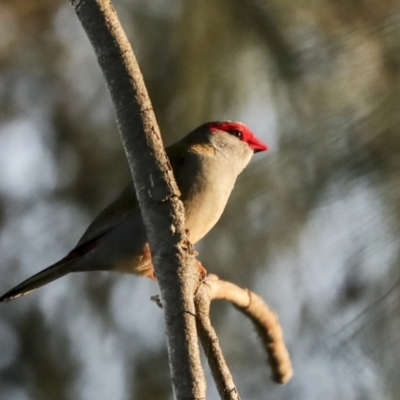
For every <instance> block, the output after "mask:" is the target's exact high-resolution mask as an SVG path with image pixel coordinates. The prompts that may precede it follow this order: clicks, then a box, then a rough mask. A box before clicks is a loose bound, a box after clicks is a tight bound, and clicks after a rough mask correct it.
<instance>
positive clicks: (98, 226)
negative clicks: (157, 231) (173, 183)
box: [75, 142, 184, 249]
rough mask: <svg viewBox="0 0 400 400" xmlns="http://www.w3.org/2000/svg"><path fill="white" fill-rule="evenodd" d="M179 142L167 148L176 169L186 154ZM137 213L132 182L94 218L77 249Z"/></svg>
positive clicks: (176, 169)
mask: <svg viewBox="0 0 400 400" xmlns="http://www.w3.org/2000/svg"><path fill="white" fill-rule="evenodd" d="M178 143H179V142H178ZM178 143H176V144H175V145H172V146H170V147H168V148H167V149H166V151H167V153H168V156H169V158H170V161H171V165H172V168H173V170H174V171H179V170H180V169H181V168H180V167H181V166H182V164H183V163H184V156H182V154H184V152H182V151H181V149H180V148H179V146H177V144H178ZM137 213H140V209H139V204H138V201H137V198H136V193H135V189H134V187H133V183H130V184H129V185H127V186H126V187H125V189H124V190H123V191H122V193H121V194H120V195H119V196H118V197H117V198H116V199H115V200H114V201H113V202H112V203H111V204H110V205H108V206H107V207H106V208H105V209H104V210H103V211H102V212H101V213H100V214H99V215H98V216H97V217H96V218H95V219H94V221H93V222H92V223H91V224H90V225H89V227H88V228H87V229H86V231H85V233H84V234H83V235H82V237H81V238H80V239H79V242H78V243H77V245H76V246H75V249H76V248H77V247H79V246H81V245H83V244H85V243H88V242H90V241H91V240H93V239H95V238H96V237H99V236H100V235H102V234H104V233H105V232H107V231H109V230H111V229H113V228H114V227H115V226H117V225H118V224H120V223H121V222H123V221H126V220H127V219H128V218H131V217H133V216H134V215H135V214H137Z"/></svg>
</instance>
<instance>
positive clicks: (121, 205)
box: [75, 183, 140, 248]
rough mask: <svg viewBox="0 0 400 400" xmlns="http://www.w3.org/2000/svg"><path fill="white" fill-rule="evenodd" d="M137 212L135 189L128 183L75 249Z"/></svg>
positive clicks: (93, 223)
mask: <svg viewBox="0 0 400 400" xmlns="http://www.w3.org/2000/svg"><path fill="white" fill-rule="evenodd" d="M139 212H140V209H139V205H138V201H137V199H136V194H135V189H134V187H133V183H130V184H129V185H128V186H126V187H125V189H124V190H123V191H122V193H121V194H120V195H119V196H118V197H117V198H116V199H115V200H114V201H113V202H112V203H111V204H110V205H108V206H107V207H106V208H105V209H104V210H103V211H102V212H101V213H100V214H99V215H98V216H97V217H96V218H95V219H94V221H93V222H92V223H91V224H90V225H89V227H88V228H87V229H86V231H85V233H84V234H83V235H82V237H81V238H80V239H79V242H78V243H77V245H76V247H79V246H81V245H82V244H84V243H87V242H89V241H91V240H92V239H95V238H96V237H99V236H100V235H102V234H103V233H105V232H107V231H109V230H110V229H112V228H114V227H115V226H117V225H118V224H120V223H121V222H123V221H125V220H127V219H128V218H130V217H132V216H133V215H134V214H136V213H139ZM76 247H75V248H76Z"/></svg>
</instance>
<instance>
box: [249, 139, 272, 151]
mask: <svg viewBox="0 0 400 400" xmlns="http://www.w3.org/2000/svg"><path fill="white" fill-rule="evenodd" d="M247 143H248V144H249V146H250V148H251V149H252V150H253V151H254V153H259V152H260V151H266V150H268V146H267V145H266V144H265V143H264V142H262V141H261V140H260V139H258V138H256V137H255V136H253V137H252V138H250V139H249V140H248V141H247Z"/></svg>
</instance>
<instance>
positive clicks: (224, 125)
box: [210, 122, 250, 133]
mask: <svg viewBox="0 0 400 400" xmlns="http://www.w3.org/2000/svg"><path fill="white" fill-rule="evenodd" d="M232 129H239V130H241V131H246V132H250V131H249V129H248V128H247V126H246V125H244V124H242V123H240V122H211V123H210V130H211V132H214V131H218V130H221V131H227V132H229V131H230V130H232ZM243 133H244V132H243Z"/></svg>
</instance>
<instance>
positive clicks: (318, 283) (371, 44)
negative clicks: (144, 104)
mask: <svg viewBox="0 0 400 400" xmlns="http://www.w3.org/2000/svg"><path fill="white" fill-rule="evenodd" d="M115 6H116V8H117V11H118V13H119V16H120V19H121V21H122V23H123V25H124V27H125V29H126V31H127V33H128V36H129V37H130V39H131V42H132V44H133V47H134V49H135V51H136V53H137V56H138V59H139V62H140V64H141V67H142V71H143V73H144V75H145V79H146V83H147V85H148V89H149V91H150V95H151V98H152V100H153V104H154V107H155V110H156V114H157V117H158V121H159V123H160V126H161V130H162V132H163V136H164V140H165V142H166V144H169V143H172V142H174V141H176V140H177V139H178V138H180V137H182V136H183V135H184V134H185V133H187V132H188V131H189V130H191V129H193V128H194V127H196V126H198V125H199V124H201V123H203V122H205V121H208V120H215V119H217V120H220V119H231V120H240V121H243V122H245V123H246V124H247V125H248V126H249V127H250V128H251V129H252V130H253V132H255V134H256V135H257V136H259V137H260V138H261V139H263V140H264V141H266V142H267V143H268V144H269V145H270V151H268V152H267V153H266V154H265V155H264V154H260V155H257V156H256V157H254V159H253V162H252V164H251V165H250V166H249V167H248V168H247V169H246V170H245V172H244V173H243V174H242V176H241V177H240V179H239V181H238V183H237V185H236V188H235V191H234V193H233V194H232V197H231V199H230V202H229V205H228V207H227V209H226V212H225V214H224V216H223V218H222V219H221V220H220V222H219V224H218V225H217V226H216V227H215V228H214V229H213V231H212V232H211V233H210V234H209V235H208V236H207V238H205V239H204V240H203V241H202V243H200V244H199V245H198V250H199V251H200V259H201V260H202V262H203V263H204V265H205V266H206V267H207V269H208V270H209V271H212V272H214V273H216V274H217V275H219V276H220V277H222V278H224V279H228V280H231V281H233V282H235V283H237V284H239V285H241V286H246V287H249V288H250V289H252V290H254V291H256V292H258V293H259V294H260V295H262V296H263V297H264V299H265V300H266V301H267V302H268V303H269V304H270V306H271V307H272V308H274V309H275V310H276V311H277V313H278V315H279V317H280V321H281V323H282V325H283V329H284V333H285V338H286V341H287V343H288V346H289V349H290V351H291V355H292V358H293V364H294V370H295V375H294V378H293V379H292V381H291V382H290V383H288V384H287V385H286V386H283V387H282V386H279V385H276V384H273V383H271V381H270V379H269V368H268V366H267V365H266V363H265V355H264V354H262V352H261V351H260V347H259V345H258V342H257V338H256V335H255V333H254V332H253V329H252V327H251V325H250V323H248V321H245V320H244V319H243V317H242V316H241V315H239V314H238V313H237V312H236V311H235V310H233V309H232V308H231V307H230V306H229V305H226V304H222V303H221V304H220V303H218V304H215V305H214V307H213V322H214V324H215V326H216V329H217V331H218V333H219V335H220V341H221V344H222V347H223V349H224V350H225V353H226V357H227V360H228V363H229V365H230V367H231V369H232V372H233V374H234V378H235V381H236V384H237V386H238V389H239V391H240V393H241V395H242V398H243V399H252V400H258V399H260V400H261V399H285V400H292V399H293V400H303V399H304V400H314V399H318V400H319V399H321V398H323V399H345V400H353V399H354V400H356V399H357V400H358V399H363V400H369V399H371V400H372V399H374V400H376V399H380V400H385V399H391V400H392V399H400V381H399V379H398V374H399V372H398V371H399V368H400V357H399V353H400V298H399V297H400V296H399V295H400V286H399V283H400V271H399V261H400V260H399V259H400V245H399V237H400V229H399V227H400V136H399V134H400V132H399V131H400V113H399V101H400V3H399V2H398V1H394V0H384V1H382V0H379V1H378V0H353V1H341V0H331V1H328V0H315V1H310V0H308V1H306V0H300V1H296V2H292V1H287V0H279V1H278V0H269V1H266V0H264V1H260V0H230V1H228V0H219V1H213V0H203V1H190V2H189V1H182V0H163V1H161V0H129V1H128V0H118V1H115ZM129 179H130V177H129V171H128V168H127V163H126V161H125V158H124V155H123V151H122V146H121V143H120V141H119V137H118V134H117V130H116V124H115V121H114V116H113V111H112V107H111V103H110V99H109V95H108V93H107V90H106V88H105V84H104V81H103V79H102V76H101V73H100V70H99V68H98V66H97V64H96V60H95V57H94V54H93V51H92V49H91V47H90V45H89V42H88V40H87V38H86V36H85V34H84V32H83V30H82V28H81V26H80V24H79V22H78V20H77V18H76V16H75V14H74V11H73V9H72V7H70V6H69V4H68V2H67V1H65V0H62V1H61V0H37V1H35V2H32V1H30V0H12V1H11V0H2V1H1V2H0V291H1V292H5V291H6V290H8V289H10V288H11V287H12V286H14V285H15V284H17V283H19V282H20V281H22V280H23V279H25V278H27V277H29V276H30V275H32V274H33V273H35V272H37V271H39V270H41V269H43V268H44V267H46V266H47V265H49V264H51V263H53V262H55V261H57V260H58V259H59V258H61V257H62V256H64V255H65V254H66V252H67V251H68V250H70V249H71V248H72V247H73V246H74V245H75V244H76V242H77V241H78V239H79V237H80V235H81V234H82V233H83V231H84V229H85V228H86V226H87V225H88V223H89V222H90V221H91V220H92V218H93V217H94V216H95V215H96V214H97V213H98V212H99V211H100V210H101V209H102V208H103V207H104V206H105V205H106V204H107V203H108V202H110V201H111V200H112V199H113V198H114V197H115V196H116V195H117V194H118V192H119V191H120V190H121V188H122V187H124V185H125V184H126V182H127V181H128V180H129ZM157 293H158V288H157V285H156V284H155V283H154V282H151V281H150V280H146V279H139V278H136V277H133V276H123V275H117V274H112V273H97V274H96V273H92V274H90V275H89V274H76V275H73V276H72V275H71V276H68V277H65V278H63V279H61V280H59V281H56V282H54V283H52V284H51V285H48V286H46V287H44V288H42V289H40V290H38V291H37V292H35V293H34V294H31V295H29V296H27V297H24V298H22V299H19V300H17V301H15V302H12V303H8V304H3V305H1V307H0V397H1V398H2V399H5V400H53V399H60V400H70V399H82V400H92V399H96V400H103V399H104V400H106V399H107V400H108V399H113V400H133V399H172V392H171V386H170V381H169V371H168V364H167V354H166V345H165V342H166V339H165V334H164V326H163V316H162V312H161V311H160V310H159V309H158V308H157V307H156V305H155V304H154V303H152V302H151V301H150V296H152V295H154V294H157ZM208 376H209V374H208ZM208 382H209V385H208V386H209V388H208V394H209V397H208V398H209V399H212V400H214V399H218V396H217V393H216V390H215V387H214V384H213V383H212V380H211V379H209V380H208Z"/></svg>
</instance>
